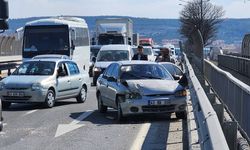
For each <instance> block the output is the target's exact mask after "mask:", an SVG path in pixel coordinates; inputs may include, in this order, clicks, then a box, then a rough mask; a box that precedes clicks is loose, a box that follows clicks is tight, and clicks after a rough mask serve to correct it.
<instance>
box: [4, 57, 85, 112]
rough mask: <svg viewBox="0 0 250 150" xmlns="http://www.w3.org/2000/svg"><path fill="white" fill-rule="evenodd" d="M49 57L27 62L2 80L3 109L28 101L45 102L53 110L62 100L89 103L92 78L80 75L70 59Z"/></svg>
mask: <svg viewBox="0 0 250 150" xmlns="http://www.w3.org/2000/svg"><path fill="white" fill-rule="evenodd" d="M46 57H47V56H46ZM46 57H41V59H40V58H39V57H37V58H36V59H32V60H30V61H26V62H24V63H23V64H21V65H20V66H19V67H18V68H17V69H16V70H15V71H14V72H13V73H12V75H10V76H8V77H6V78H5V79H3V80H1V81H0V97H1V99H2V106H3V108H8V107H10V105H11V103H28V102H42V103H44V104H45V106H47V107H49V108H50V107H53V106H54V104H55V101H56V100H59V99H66V98H73V97H75V98H76V100H77V102H79V103H83V102H84V101H85V100H86V97H87V82H86V81H87V76H88V75H87V74H86V75H85V74H83V73H80V71H79V68H78V66H77V64H76V63H75V62H74V61H72V60H70V59H67V58H62V59H58V58H53V57H51V58H49V57H48V58H46Z"/></svg>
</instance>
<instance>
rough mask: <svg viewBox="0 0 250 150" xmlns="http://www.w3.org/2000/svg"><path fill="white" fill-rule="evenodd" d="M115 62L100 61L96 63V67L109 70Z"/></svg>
mask: <svg viewBox="0 0 250 150" xmlns="http://www.w3.org/2000/svg"><path fill="white" fill-rule="evenodd" d="M111 63H113V61H100V62H96V63H95V67H99V68H107V67H108V66H109V65H110V64H111Z"/></svg>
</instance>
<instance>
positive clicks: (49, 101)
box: [44, 90, 55, 108]
mask: <svg viewBox="0 0 250 150" xmlns="http://www.w3.org/2000/svg"><path fill="white" fill-rule="evenodd" d="M44 104H45V106H46V107H48V108H52V107H53V106H54V105H55V93H54V91H52V90H49V91H48V93H47V95H46V98H45V102H44Z"/></svg>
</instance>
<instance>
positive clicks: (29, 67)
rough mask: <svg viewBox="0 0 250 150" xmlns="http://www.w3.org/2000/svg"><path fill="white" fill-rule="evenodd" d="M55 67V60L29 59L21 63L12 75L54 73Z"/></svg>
mask: <svg viewBox="0 0 250 150" xmlns="http://www.w3.org/2000/svg"><path fill="white" fill-rule="evenodd" d="M54 69H55V62H49V61H29V62H24V63H23V64H21V65H20V66H19V67H18V68H17V69H16V70H15V71H14V72H13V74H12V75H42V76H43V75H44V76H47V75H52V74H53V73H54Z"/></svg>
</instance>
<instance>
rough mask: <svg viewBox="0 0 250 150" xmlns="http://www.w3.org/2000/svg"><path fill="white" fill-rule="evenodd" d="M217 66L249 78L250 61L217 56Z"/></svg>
mask: <svg viewBox="0 0 250 150" xmlns="http://www.w3.org/2000/svg"><path fill="white" fill-rule="evenodd" d="M218 64H219V65H220V66H223V67H226V68H229V69H231V70H234V71H236V72H238V73H240V74H242V75H244V76H246V77H249V78H250V59H248V58H244V57H237V56H231V55H218Z"/></svg>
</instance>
